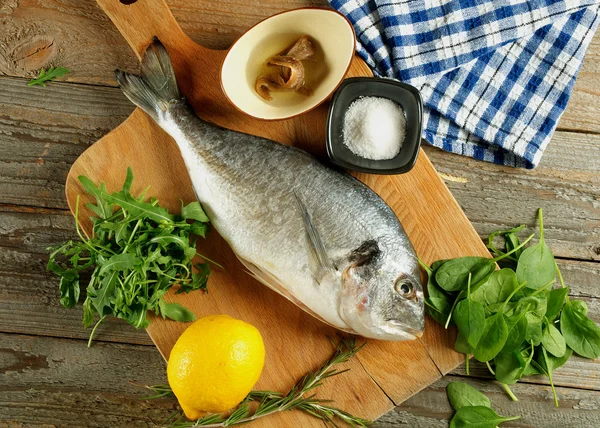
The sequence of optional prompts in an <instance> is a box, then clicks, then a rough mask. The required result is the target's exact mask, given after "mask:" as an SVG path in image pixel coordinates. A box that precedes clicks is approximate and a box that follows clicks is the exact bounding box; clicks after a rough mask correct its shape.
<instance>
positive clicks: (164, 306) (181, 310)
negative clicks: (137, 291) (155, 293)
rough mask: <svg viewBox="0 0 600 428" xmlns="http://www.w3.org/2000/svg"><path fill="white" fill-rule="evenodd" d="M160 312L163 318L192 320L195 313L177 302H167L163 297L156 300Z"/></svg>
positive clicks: (181, 320)
mask: <svg viewBox="0 0 600 428" xmlns="http://www.w3.org/2000/svg"><path fill="white" fill-rule="evenodd" d="M158 305H159V308H160V314H161V315H162V317H163V318H165V317H166V318H170V319H172V320H173V321H180V322H192V321H196V315H194V313H193V312H192V311H190V310H189V309H186V308H185V307H183V306H181V305H180V304H179V303H167V302H165V301H164V300H163V299H161V300H160V301H159V302H158Z"/></svg>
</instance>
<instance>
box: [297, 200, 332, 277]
mask: <svg viewBox="0 0 600 428" xmlns="http://www.w3.org/2000/svg"><path fill="white" fill-rule="evenodd" d="M294 197H295V199H296V202H297V205H298V211H299V212H300V215H301V217H302V221H303V223H304V230H305V232H306V248H307V251H308V262H309V268H310V271H311V273H312V275H313V277H314V278H315V279H316V280H317V282H318V283H321V280H322V279H323V277H324V276H325V275H326V274H327V273H328V272H331V271H335V270H336V267H335V265H334V264H333V262H332V261H331V259H330V258H329V255H328V254H327V250H326V249H325V245H324V244H323V240H322V239H321V235H319V232H318V230H317V228H316V227H315V225H314V223H313V222H312V218H311V216H310V213H309V212H308V209H307V208H306V205H304V203H303V202H302V200H301V199H300V197H299V196H298V195H297V194H296V193H294Z"/></svg>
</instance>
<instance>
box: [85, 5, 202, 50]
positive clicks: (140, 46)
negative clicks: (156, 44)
mask: <svg viewBox="0 0 600 428" xmlns="http://www.w3.org/2000/svg"><path fill="white" fill-rule="evenodd" d="M96 1H97V2H98V5H100V7H101V8H102V10H103V11H104V12H105V13H106V14H107V15H108V17H109V18H110V20H111V21H112V22H113V23H114V24H115V26H116V27H117V28H118V29H119V32H120V33H121V34H122V35H123V37H125V39H126V40H127V43H129V46H131V49H133V51H134V52H135V53H136V55H137V56H138V58H140V59H141V57H142V55H143V53H144V51H145V50H146V47H147V46H148V45H149V44H150V42H151V41H152V38H153V37H154V36H157V37H158V38H159V39H160V40H161V41H162V42H163V43H164V44H165V45H166V46H170V45H173V44H181V43H182V42H183V43H189V44H190V45H192V44H194V43H193V42H192V40H190V39H189V38H188V37H187V36H186V35H185V33H184V32H183V31H182V30H181V28H180V27H179V24H177V21H175V18H174V17H173V14H172V13H171V11H170V10H169V7H168V6H167V4H166V3H165V0H96ZM193 47H194V49H196V50H197V49H198V46H197V45H195V44H194V46H193ZM201 49H205V48H201Z"/></svg>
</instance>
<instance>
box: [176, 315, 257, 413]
mask: <svg viewBox="0 0 600 428" xmlns="http://www.w3.org/2000/svg"><path fill="white" fill-rule="evenodd" d="M264 362H265V346H264V344H263V340H262V337H261V335H260V333H259V331H258V330H257V329H256V328H255V327H254V326H252V325H250V324H248V323H246V322H244V321H241V320H237V319H235V318H231V317H230V316H228V315H210V316H207V317H204V318H200V319H199V320H197V321H196V322H194V323H193V324H192V325H191V326H189V327H188V328H187V330H185V331H184V332H183V334H182V335H181V336H180V337H179V339H178V340H177V343H175V346H174V347H173V349H172V350H171V355H170V357H169V363H168V365H167V376H168V378H169V385H171V389H172V390H173V393H174V394H175V396H176V397H177V400H179V404H180V405H181V408H182V409H183V411H184V413H185V415H186V416H187V417H188V418H189V419H192V420H195V419H198V418H200V417H202V416H203V415H204V414H205V413H206V412H210V413H221V412H224V411H226V410H229V409H231V408H233V407H235V406H236V405H237V404H239V403H240V402H241V401H242V400H243V399H244V398H245V397H246V395H248V393H249V392H250V391H251V390H252V388H253V387H254V385H255V384H256V382H257V381H258V378H259V377H260V373H261V371H262V368H263V365H264Z"/></svg>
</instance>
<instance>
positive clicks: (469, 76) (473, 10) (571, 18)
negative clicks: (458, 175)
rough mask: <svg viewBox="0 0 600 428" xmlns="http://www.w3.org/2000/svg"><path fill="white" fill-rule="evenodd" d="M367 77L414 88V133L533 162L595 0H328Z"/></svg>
mask: <svg viewBox="0 0 600 428" xmlns="http://www.w3.org/2000/svg"><path fill="white" fill-rule="evenodd" d="M329 1H330V3H331V5H332V6H333V7H334V8H336V9H337V10H339V11H340V12H341V13H343V14H344V15H345V16H346V17H348V19H349V20H350V21H351V22H352V24H353V25H354V28H355V31H356V37H357V42H358V43H357V51H358V53H359V54H360V55H361V56H362V58H363V59H365V60H366V62H367V63H368V64H369V65H370V66H371V67H372V68H373V70H374V72H375V74H377V75H380V76H387V77H393V78H396V79H399V80H401V81H403V82H406V83H409V84H411V85H413V86H416V87H417V88H418V89H419V90H420V91H421V95H422V97H423V102H424V106H425V117H424V124H423V138H425V139H426V140H427V141H428V142H429V143H431V144H433V145H434V146H437V147H440V148H442V149H444V150H447V151H450V152H454V153H459V154H463V155H466V156H471V157H473V158H475V159H481V160H486V161H489V162H494V163H497V164H504V165H510V166H517V167H525V168H535V167H536V166H537V165H538V164H539V162H540V158H541V156H542V154H543V152H544V149H545V148H546V146H547V145H548V142H549V141H550V138H551V137H552V134H553V132H554V130H555V128H556V125H557V122H558V119H559V118H560V116H561V115H562V113H563V111H564V110H565V107H566V106H567V102H568V100H569V96H570V94H571V90H572V89H573V84H574V83H575V77H576V76H577V72H578V71H579V68H580V66H581V63H582V61H583V57H584V54H585V51H586V49H587V46H588V44H589V43H590V41H591V39H592V36H593V34H594V31H595V30H596V27H597V25H598V21H599V13H598V8H599V4H600V0H530V1H523V0H329Z"/></svg>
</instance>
